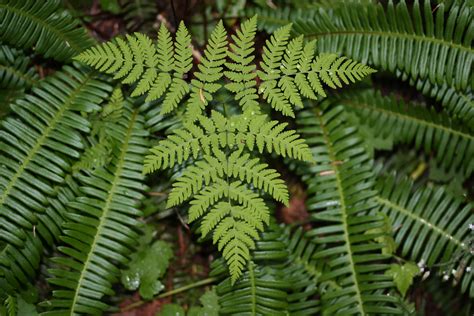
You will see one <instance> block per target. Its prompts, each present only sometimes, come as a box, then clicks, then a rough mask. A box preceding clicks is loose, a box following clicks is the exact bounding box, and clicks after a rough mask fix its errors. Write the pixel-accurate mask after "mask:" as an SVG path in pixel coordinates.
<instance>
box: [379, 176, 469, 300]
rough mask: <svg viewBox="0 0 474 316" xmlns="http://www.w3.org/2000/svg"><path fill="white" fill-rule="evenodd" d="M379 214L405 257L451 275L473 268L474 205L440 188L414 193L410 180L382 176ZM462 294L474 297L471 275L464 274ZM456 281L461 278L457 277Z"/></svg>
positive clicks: (420, 189) (419, 190)
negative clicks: (384, 216)
mask: <svg viewBox="0 0 474 316" xmlns="http://www.w3.org/2000/svg"><path fill="white" fill-rule="evenodd" d="M377 188H378V190H379V192H380V193H379V196H377V197H376V201H377V202H378V204H379V211H381V212H384V213H385V214H387V215H388V216H389V217H390V219H391V220H392V225H393V227H394V232H395V241H396V243H397V244H398V245H399V247H398V248H399V249H400V251H401V253H402V255H403V256H407V257H408V258H410V259H411V260H414V261H416V262H421V264H420V265H423V264H426V265H427V266H428V267H429V268H430V267H434V266H435V265H438V266H440V267H441V269H443V270H444V271H447V273H448V274H450V273H451V270H452V269H455V270H456V267H457V266H458V265H461V266H462V268H461V269H462V270H463V271H464V267H471V269H472V268H474V255H473V249H472V241H473V238H472V231H471V229H470V226H469V225H470V224H472V223H473V222H474V214H473V212H472V205H469V204H465V203H464V202H463V201H462V200H460V199H457V198H455V197H453V196H451V195H450V194H448V193H447V192H446V190H445V189H444V188H443V187H440V186H427V187H421V188H419V189H417V190H414V186H413V182H412V181H409V180H407V179H404V180H401V181H395V179H394V178H393V177H381V178H380V179H379V181H378V183H377ZM461 277H462V280H456V282H460V284H461V289H462V291H463V292H466V291H467V292H468V293H469V295H470V296H471V297H474V278H473V276H472V273H464V274H462V276H461ZM456 278H459V276H458V277H456Z"/></svg>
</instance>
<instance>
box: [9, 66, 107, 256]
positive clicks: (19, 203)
mask: <svg viewBox="0 0 474 316" xmlns="http://www.w3.org/2000/svg"><path fill="white" fill-rule="evenodd" d="M109 89H110V88H109V86H108V85H106V84H104V83H102V82H99V81H96V80H93V79H92V78H91V77H90V76H87V75H85V74H84V73H83V72H81V71H80V70H77V69H74V68H72V67H65V68H64V69H63V71H61V72H57V73H56V74H55V75H54V76H52V77H51V78H49V79H45V80H44V81H41V83H40V84H39V85H38V87H37V88H34V89H33V93H32V94H31V95H27V96H25V98H24V99H20V100H18V101H16V102H15V103H14V104H12V106H11V107H12V111H13V112H14V113H15V114H16V115H15V116H10V117H8V118H7V119H5V120H4V121H3V122H2V130H1V131H0V140H1V144H2V145H1V148H0V151H1V152H2V155H1V157H0V161H1V164H2V165H4V166H5V168H1V173H0V225H1V226H2V235H1V238H2V239H3V240H4V241H5V242H7V243H8V244H11V245H15V246H19V247H21V246H22V245H23V241H24V239H25V238H26V235H25V232H26V231H32V229H33V225H35V224H36V223H37V220H38V219H37V216H36V215H37V213H42V212H44V208H45V206H47V205H48V199H47V198H48V196H53V195H55V194H56V192H55V191H54V189H53V186H54V185H60V184H61V183H63V182H64V179H65V175H66V174H67V172H68V171H69V170H70V168H71V166H70V162H69V161H68V159H70V158H73V159H77V158H78V157H79V155H80V151H81V150H82V148H83V143H82V139H81V136H80V132H81V131H84V132H88V131H89V129H90V125H89V122H88V121H87V120H86V119H85V118H83V117H82V116H81V115H80V114H79V113H78V112H90V111H92V110H97V109H99V106H98V104H100V103H101V102H102V100H103V99H104V98H105V97H106V96H107V95H108V93H107V92H106V91H107V90H109ZM57 91H61V93H58V92H57ZM33 105H34V106H33Z"/></svg>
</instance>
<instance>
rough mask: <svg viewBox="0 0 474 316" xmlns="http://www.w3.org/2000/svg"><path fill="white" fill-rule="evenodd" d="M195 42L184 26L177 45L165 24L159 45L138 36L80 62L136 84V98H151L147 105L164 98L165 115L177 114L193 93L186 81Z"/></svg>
mask: <svg viewBox="0 0 474 316" xmlns="http://www.w3.org/2000/svg"><path fill="white" fill-rule="evenodd" d="M190 45H191V39H190V36H189V34H188V31H187V29H186V27H185V26H184V24H183V23H181V24H180V26H179V29H178V32H177V34H176V39H175V41H174V47H173V41H172V38H171V35H170V33H169V31H168V29H167V28H166V27H165V26H164V24H162V26H161V27H160V30H159V33H158V40H157V44H156V45H155V44H154V43H153V41H152V40H151V39H150V38H149V37H148V36H146V35H144V34H140V33H135V34H134V35H127V36H126V38H125V39H121V38H116V39H115V40H114V41H111V42H107V43H104V44H101V45H98V46H95V47H92V48H90V49H88V50H86V51H84V52H82V53H81V54H79V55H78V56H77V57H76V59H77V60H79V61H81V62H83V63H85V64H87V65H89V66H92V67H94V68H96V69H98V70H100V71H102V72H105V73H110V74H115V78H116V79H119V78H122V82H123V83H125V84H136V87H135V89H134V90H133V92H132V96H140V95H143V94H145V93H146V94H148V95H147V98H146V101H152V100H156V99H159V98H161V97H162V96H164V101H163V106H162V108H161V111H162V114H166V113H169V112H171V111H173V110H174V109H175V108H176V107H177V105H178V104H179V103H180V102H181V100H182V99H183V97H184V96H185V95H186V94H187V93H188V92H189V87H188V84H187V83H186V81H184V77H185V76H186V74H187V72H189V70H190V69H191V63H192V52H191V47H190Z"/></svg>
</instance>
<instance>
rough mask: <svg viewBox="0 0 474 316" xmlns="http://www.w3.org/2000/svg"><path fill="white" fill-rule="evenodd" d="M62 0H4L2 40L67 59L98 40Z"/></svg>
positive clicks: (0, 13)
mask: <svg viewBox="0 0 474 316" xmlns="http://www.w3.org/2000/svg"><path fill="white" fill-rule="evenodd" d="M60 8H61V2H60V1H59V0H2V1H1V2H0V21H2V28H1V30H0V41H1V42H4V43H8V44H11V45H14V46H16V47H20V48H33V49H34V50H35V51H36V52H38V53H39V54H42V55H44V56H45V57H52V58H54V59H56V60H59V61H67V60H69V59H70V58H71V57H72V56H74V55H76V54H78V53H80V52H81V51H83V50H84V49H86V48H88V47H90V46H91V45H92V44H93V43H94V42H93V40H92V39H91V38H90V37H89V36H88V35H87V32H86V31H85V29H83V28H80V27H78V24H79V23H78V21H77V20H75V19H73V18H72V17H71V15H70V14H69V13H68V12H67V11H65V10H61V9H60Z"/></svg>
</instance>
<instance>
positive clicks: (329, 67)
mask: <svg viewBox="0 0 474 316" xmlns="http://www.w3.org/2000/svg"><path fill="white" fill-rule="evenodd" d="M290 30H291V24H289V25H287V26H285V27H282V28H280V29H278V30H277V31H275V33H274V34H273V35H272V37H271V39H270V40H267V42H266V45H265V47H264V51H263V56H262V62H261V63H260V67H261V69H262V70H261V71H260V70H259V71H258V76H259V78H260V79H261V80H262V83H261V84H260V88H259V92H260V93H262V94H263V97H264V98H265V99H266V100H267V101H268V102H269V103H270V105H271V106H272V107H273V108H274V109H276V110H277V111H280V112H282V113H283V114H284V115H287V116H291V117H294V112H293V106H296V107H299V108H301V107H303V102H302V100H301V96H300V95H302V96H305V97H308V98H311V99H316V95H317V94H319V95H321V96H323V97H324V96H326V93H325V91H324V88H323V85H322V83H324V84H326V85H328V86H329V87H331V88H333V89H336V88H340V87H342V83H345V84H349V83H350V82H355V81H357V80H360V79H362V78H363V77H365V76H367V75H369V74H371V73H373V72H374V70H372V69H371V68H370V67H368V66H365V65H362V64H359V63H357V62H355V61H352V60H350V59H346V58H345V57H337V55H335V54H321V55H319V56H317V57H315V42H309V43H307V44H305V45H304V47H303V37H302V36H300V37H297V38H294V39H292V40H290V41H289V43H288V40H289V34H290Z"/></svg>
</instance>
